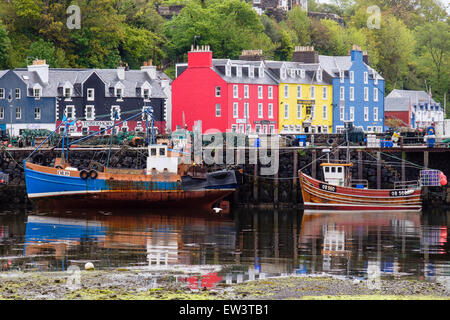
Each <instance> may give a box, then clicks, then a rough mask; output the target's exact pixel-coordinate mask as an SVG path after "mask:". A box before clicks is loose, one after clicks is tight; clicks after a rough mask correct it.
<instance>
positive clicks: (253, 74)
mask: <svg viewBox="0 0 450 320" xmlns="http://www.w3.org/2000/svg"><path fill="white" fill-rule="evenodd" d="M248 76H249V77H250V78H253V77H254V76H255V69H253V67H251V66H250V67H248Z"/></svg>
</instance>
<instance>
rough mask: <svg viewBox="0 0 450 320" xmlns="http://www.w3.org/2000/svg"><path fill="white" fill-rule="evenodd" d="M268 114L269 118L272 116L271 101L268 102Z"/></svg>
mask: <svg viewBox="0 0 450 320" xmlns="http://www.w3.org/2000/svg"><path fill="white" fill-rule="evenodd" d="M268 116H269V119H272V118H273V104H272V103H269V110H268Z"/></svg>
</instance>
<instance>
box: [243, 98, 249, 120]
mask: <svg viewBox="0 0 450 320" xmlns="http://www.w3.org/2000/svg"><path fill="white" fill-rule="evenodd" d="M248 115H249V113H248V102H246V103H244V118H246V119H248V117H249V116H248Z"/></svg>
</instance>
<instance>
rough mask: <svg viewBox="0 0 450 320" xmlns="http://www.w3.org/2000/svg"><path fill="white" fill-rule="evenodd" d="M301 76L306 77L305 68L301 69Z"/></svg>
mask: <svg viewBox="0 0 450 320" xmlns="http://www.w3.org/2000/svg"><path fill="white" fill-rule="evenodd" d="M300 78H302V79H305V70H303V69H301V70H300Z"/></svg>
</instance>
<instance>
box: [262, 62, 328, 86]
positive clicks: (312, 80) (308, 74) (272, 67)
mask: <svg viewBox="0 0 450 320" xmlns="http://www.w3.org/2000/svg"><path fill="white" fill-rule="evenodd" d="M266 66H267V68H268V70H269V71H268V72H269V73H270V74H271V75H272V76H273V77H274V78H276V80H277V81H278V82H280V83H305V84H316V85H330V84H332V77H331V75H330V74H328V72H327V71H326V70H324V69H323V68H322V66H321V65H320V64H318V63H302V62H290V61H266ZM283 66H284V67H285V68H286V69H287V70H288V72H287V73H286V78H285V79H281V77H280V70H281V68H282V67H283ZM289 70H304V72H305V77H304V78H302V77H301V75H300V74H299V73H298V72H295V74H294V77H292V76H291V74H290V72H289ZM318 70H322V80H320V81H319V80H317V71H318Z"/></svg>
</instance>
